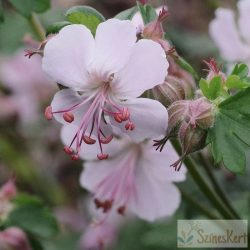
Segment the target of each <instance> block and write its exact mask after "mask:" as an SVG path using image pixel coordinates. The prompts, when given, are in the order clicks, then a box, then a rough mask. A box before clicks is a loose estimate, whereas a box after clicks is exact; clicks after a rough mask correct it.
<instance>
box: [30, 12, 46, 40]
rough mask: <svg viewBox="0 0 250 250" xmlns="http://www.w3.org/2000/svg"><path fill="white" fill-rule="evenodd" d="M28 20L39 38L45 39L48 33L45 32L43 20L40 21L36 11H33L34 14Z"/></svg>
mask: <svg viewBox="0 0 250 250" xmlns="http://www.w3.org/2000/svg"><path fill="white" fill-rule="evenodd" d="M28 21H29V24H30V26H31V28H32V29H33V31H34V33H35V34H36V36H37V38H38V39H39V40H40V41H43V40H45V38H46V33H45V30H44V28H43V25H42V24H41V22H40V20H39V18H38V17H37V15H36V14H35V13H32V15H31V17H30V18H29V19H28Z"/></svg>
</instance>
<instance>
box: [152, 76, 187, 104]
mask: <svg viewBox="0 0 250 250" xmlns="http://www.w3.org/2000/svg"><path fill="white" fill-rule="evenodd" d="M184 86H185V82H184V81H183V80H182V79H180V78H177V77H175V76H170V75H169V76H167V78H166V80H165V82H164V83H163V84H160V85H157V86H156V87H154V88H153V90H152V92H153V95H154V97H155V99H157V100H159V101H160V102H161V103H163V104H164V105H165V106H169V105H170V104H172V103H173V102H176V101H179V100H184V99H186V93H185V88H184Z"/></svg>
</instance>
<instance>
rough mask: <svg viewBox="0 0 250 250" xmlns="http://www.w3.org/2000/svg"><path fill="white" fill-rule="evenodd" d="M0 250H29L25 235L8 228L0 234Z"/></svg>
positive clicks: (15, 229)
mask: <svg viewBox="0 0 250 250" xmlns="http://www.w3.org/2000/svg"><path fill="white" fill-rule="evenodd" d="M0 249H1V250H9V249H11V250H31V247H30V244H29V242H28V238H27V236H26V234H25V233H24V232H23V231H22V230H21V229H19V228H16V227H10V228H8V229H6V230H5V231H3V232H0Z"/></svg>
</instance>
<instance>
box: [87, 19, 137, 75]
mask: <svg viewBox="0 0 250 250" xmlns="http://www.w3.org/2000/svg"><path fill="white" fill-rule="evenodd" d="M136 39H137V38H136V28H135V27H134V26H133V24H132V23H131V21H120V20H118V19H109V20H108V21H106V22H103V23H101V24H99V26H98V27H97V30H96V37H95V40H96V51H95V60H94V62H93V65H91V70H90V71H93V70H95V71H97V72H98V73H99V74H102V75H103V74H104V75H107V74H108V75H107V76H108V77H109V76H110V75H111V74H112V73H116V72H117V71H118V70H120V69H121V68H123V67H124V65H125V63H126V62H127V60H128V58H129V56H130V53H131V48H132V46H133V45H134V43H135V42H136Z"/></svg>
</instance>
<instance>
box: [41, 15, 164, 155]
mask: <svg viewBox="0 0 250 250" xmlns="http://www.w3.org/2000/svg"><path fill="white" fill-rule="evenodd" d="M167 68H168V62H167V59H166V56H165V53H164V51H163V49H162V48H161V46H160V45H159V44H157V43H155V42H153V41H150V40H146V39H142V40H140V41H138V42H137V37H136V28H135V27H134V26H133V25H132V23H131V22H130V21H120V20H117V19H110V20H108V21H106V22H103V23H101V24H100V25H99V26H98V28H97V31H96V36H95V39H94V38H93V36H92V34H91V32H90V31H89V30H88V29H87V28H86V27H85V26H83V25H69V26H66V27H64V28H63V29H62V30H61V31H60V33H59V34H58V35H56V36H55V37H53V38H51V39H50V40H49V41H48V43H47V44H46V46H45V49H44V57H43V69H44V71H45V72H46V73H47V74H48V75H50V76H51V77H52V78H53V79H54V80H55V81H56V82H58V83H60V84H62V85H64V86H66V87H69V88H70V89H64V90H61V91H59V92H58V93H57V94H56V95H55V97H54V99H53V101H52V104H51V107H48V108H47V109H46V111H45V116H46V117H47V118H48V119H52V117H53V116H54V117H55V118H56V119H57V120H58V121H59V122H61V123H63V124H69V123H73V124H76V125H77V126H78V130H77V131H76V133H75V134H74V135H73V136H72V138H71V141H72V142H71V143H69V145H68V147H66V148H65V151H66V152H67V153H69V154H70V155H71V156H72V158H73V159H78V158H79V152H80V148H81V146H82V144H83V142H85V143H86V144H94V143H95V142H96V139H97V140H98V144H99V148H100V154H98V158H99V159H101V160H102V159H106V158H108V155H107V154H106V153H104V152H103V149H102V148H103V145H105V144H107V143H109V142H110V141H111V140H112V137H113V132H112V131H113V130H112V127H111V126H110V124H112V125H114V126H115V127H119V128H120V129H121V130H122V131H123V132H124V133H127V132H128V133H130V135H131V137H133V139H134V140H142V139H144V138H145V137H154V136H158V135H160V134H164V133H165V131H166V128H167V117H168V115H167V111H166V109H165V108H164V107H163V105H162V104H160V103H159V102H157V101H155V100H151V99H145V98H136V97H139V96H140V95H141V94H142V93H143V92H144V91H146V90H148V89H151V88H153V87H154V86H155V85H157V84H160V83H162V82H163V81H164V79H165V76H166V74H167ZM94 138H95V139H94ZM74 142H76V143H75V148H74V149H72V147H71V146H72V145H73V144H74Z"/></svg>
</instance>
